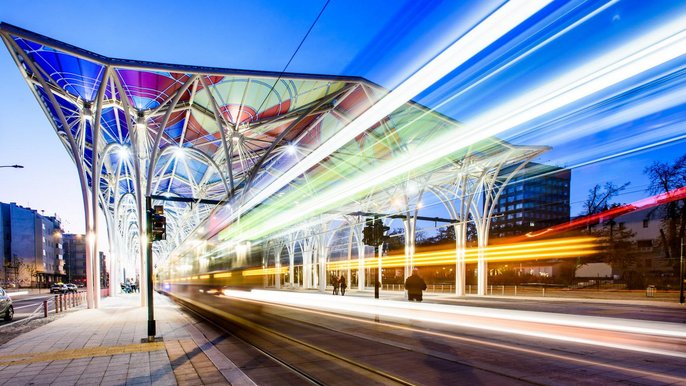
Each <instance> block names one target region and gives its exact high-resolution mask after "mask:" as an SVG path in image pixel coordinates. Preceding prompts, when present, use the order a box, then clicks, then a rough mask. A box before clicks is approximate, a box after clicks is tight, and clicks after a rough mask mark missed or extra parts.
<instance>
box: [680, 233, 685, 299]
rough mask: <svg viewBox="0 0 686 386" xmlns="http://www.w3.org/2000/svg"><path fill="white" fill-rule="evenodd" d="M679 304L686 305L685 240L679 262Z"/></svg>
mask: <svg viewBox="0 0 686 386" xmlns="http://www.w3.org/2000/svg"><path fill="white" fill-rule="evenodd" d="M679 303H681V304H684V238H683V237H682V238H681V259H680V260H679Z"/></svg>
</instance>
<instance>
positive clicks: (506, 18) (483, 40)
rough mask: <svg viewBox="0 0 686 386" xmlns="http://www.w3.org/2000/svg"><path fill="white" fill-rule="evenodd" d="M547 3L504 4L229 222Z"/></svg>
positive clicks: (537, 0) (533, 0)
mask: <svg viewBox="0 0 686 386" xmlns="http://www.w3.org/2000/svg"><path fill="white" fill-rule="evenodd" d="M549 3H550V1H549V0H529V1H523V0H522V1H518V0H514V1H509V2H507V3H506V4H504V5H503V6H502V7H500V8H499V9H498V10H497V11H495V12H494V13H493V14H491V15H490V16H489V17H488V18H486V19H485V20H484V21H482V22H481V23H480V24H478V25H477V26H476V27H474V28H473V29H472V30H470V31H469V32H468V33H467V34H465V35H464V36H463V37H461V38H460V39H458V40H457V41H456V42H455V43H453V44H452V45H451V46H450V47H448V48H447V49H446V50H445V51H443V52H442V53H441V54H439V55H438V56H437V57H436V58H434V59H433V60H431V61H430V62H429V63H427V64H426V65H425V66H424V67H422V68H421V69H419V70H418V71H417V72H415V73H414V74H413V75H411V76H410V77H409V78H408V79H407V80H405V81H404V82H402V83H401V84H400V85H399V86H398V87H396V88H395V89H394V90H392V91H391V92H389V93H388V94H387V95H386V96H385V97H383V98H382V99H381V100H379V101H378V102H377V103H376V104H374V105H373V106H372V107H370V108H369V109H368V110H367V111H365V112H364V113H362V114H361V115H360V116H358V117H357V118H355V119H354V120H353V121H352V122H350V123H349V124H348V125H347V126H346V127H344V128H343V129H342V130H340V131H339V132H337V133H336V134H334V135H333V136H332V137H331V138H330V139H329V140H327V141H326V142H324V143H323V144H321V145H320V146H319V147H318V148H317V149H315V150H314V151H313V152H312V153H310V154H309V155H307V156H306V157H305V158H304V159H302V160H300V161H299V162H298V163H297V164H296V165H294V166H293V167H292V168H291V169H289V170H288V171H286V172H285V173H284V174H282V175H281V176H279V177H278V178H277V179H276V180H274V181H273V182H272V183H271V184H269V185H268V186H266V187H265V188H264V189H262V190H261V191H259V192H258V193H257V194H256V195H255V196H253V197H252V198H250V199H249V200H248V201H246V202H245V203H244V204H243V205H242V206H241V207H240V208H239V209H238V210H237V211H236V212H234V214H233V215H232V216H231V217H230V218H229V219H228V221H229V222H231V221H233V220H235V219H236V218H237V217H239V216H241V215H242V214H243V213H245V212H246V211H248V210H250V209H251V208H253V207H254V206H255V205H257V204H259V203H261V202H262V201H264V200H266V199H267V198H269V197H271V196H272V195H273V194H275V193H276V192H278V191H279V190H281V188H283V187H284V186H286V185H287V184H288V183H290V182H291V181H292V180H294V179H295V178H297V177H298V176H300V175H301V174H303V173H304V172H305V171H307V170H308V169H310V168H311V167H313V166H315V165H316V164H318V163H319V162H320V161H322V160H323V159H324V158H326V157H328V156H329V155H330V154H331V153H332V152H334V151H335V150H337V149H339V148H340V147H341V146H343V145H345V144H346V143H348V142H350V141H351V140H353V139H354V138H355V137H356V136H358V135H359V134H361V133H363V132H364V131H365V130H367V129H368V128H369V127H370V126H371V125H373V124H374V123H376V122H378V121H380V120H381V119H383V118H384V117H386V116H387V115H389V114H390V113H392V112H393V111H394V110H395V109H397V108H398V107H400V106H402V105H403V104H404V103H406V102H407V101H408V100H410V99H411V98H413V97H414V96H416V95H417V94H419V93H420V92H422V91H423V90H425V89H426V88H427V87H429V86H431V85H432V84H434V83H435V82H437V81H438V80H440V79H441V78H443V77H444V76H445V75H447V74H449V73H450V72H451V71H452V70H454V69H455V68H457V67H458V66H460V65H461V64H463V63H465V62H466V61H467V60H469V59H471V58H472V57H473V56H474V55H476V54H478V53H479V52H481V51H482V50H483V49H485V48H486V47H488V46H489V45H490V44H492V43H493V42H495V41H496V40H497V39H499V38H500V37H502V36H503V35H505V34H506V33H508V32H509V31H511V30H512V29H513V28H515V27H517V26H518V25H519V24H521V23H522V22H524V21H525V20H527V19H528V18H529V17H531V16H532V15H534V14H536V13H537V12H538V11H540V10H541V9H542V8H543V7H545V6H546V5H547V4H549Z"/></svg>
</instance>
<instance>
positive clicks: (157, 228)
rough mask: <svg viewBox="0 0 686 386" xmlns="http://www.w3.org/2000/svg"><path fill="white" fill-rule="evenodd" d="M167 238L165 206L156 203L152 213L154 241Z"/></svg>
mask: <svg viewBox="0 0 686 386" xmlns="http://www.w3.org/2000/svg"><path fill="white" fill-rule="evenodd" d="M166 239H167V218H166V217H164V207H163V206H162V205H155V209H154V210H153V213H152V241H160V240H166Z"/></svg>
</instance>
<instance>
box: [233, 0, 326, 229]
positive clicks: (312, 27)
mask: <svg viewBox="0 0 686 386" xmlns="http://www.w3.org/2000/svg"><path fill="white" fill-rule="evenodd" d="M329 2H330V0H326V2H325V3H324V6H323V7H322V9H321V10H320V11H319V14H317V17H316V18H315V19H314V21H313V22H312V24H311V25H310V28H308V29H307V32H306V33H305V36H303V38H302V39H301V40H300V43H299V44H298V47H296V48H295V51H293V54H292V55H291V57H290V58H289V59H288V62H286V65H285V66H284V67H283V69H282V70H281V72H280V73H279V76H277V77H276V80H275V81H274V83H273V84H272V86H271V88H270V89H269V92H267V95H265V97H264V99H263V100H262V103H260V105H259V107H258V108H257V110H255V111H257V112H258V113H259V111H261V110H262V107H263V106H264V105H265V103H267V100H268V99H269V96H270V95H271V94H272V93H273V92H274V89H275V88H276V85H277V84H278V83H279V81H280V80H281V78H282V77H283V75H284V74H285V73H286V70H287V69H288V66H290V65H291V62H292V61H293V58H295V55H297V54H298V51H300V48H301V47H302V45H303V44H304V43H305V40H306V39H307V37H308V36H310V33H311V32H312V29H314V26H315V25H316V24H317V22H318V21H319V18H320V17H321V16H322V14H323V13H324V11H325V10H326V7H328V6H329ZM236 119H240V117H236ZM251 184H252V178H248V179H247V181H246V184H245V186H244V187H243V190H244V191H248V190H249V189H250V185H251ZM234 193H235V191H232V192H231V194H230V195H227V198H228V197H230V196H233V194H234ZM244 200H245V196H242V198H241V205H243V203H244ZM239 221H240V220H239Z"/></svg>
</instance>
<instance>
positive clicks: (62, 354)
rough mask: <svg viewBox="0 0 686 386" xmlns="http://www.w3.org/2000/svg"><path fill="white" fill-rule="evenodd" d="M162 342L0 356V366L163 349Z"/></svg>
mask: <svg viewBox="0 0 686 386" xmlns="http://www.w3.org/2000/svg"><path fill="white" fill-rule="evenodd" d="M164 349H165V347H164V342H154V343H134V344H127V345H123V346H109V347H85V348H80V349H75V350H64V351H52V352H33V353H25V354H12V355H2V356H0V366H15V365H23V364H30V363H37V362H51V361H58V360H68V359H79V358H90V357H101V356H111V355H122V354H132V353H139V352H150V351H159V350H164Z"/></svg>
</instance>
